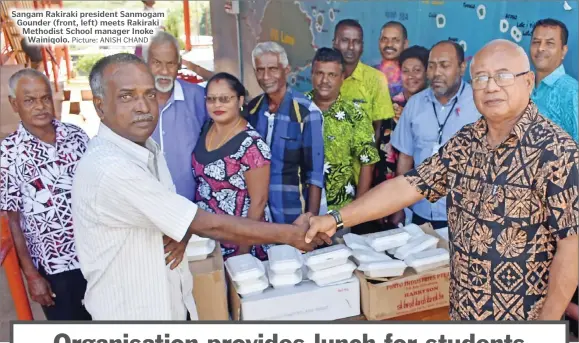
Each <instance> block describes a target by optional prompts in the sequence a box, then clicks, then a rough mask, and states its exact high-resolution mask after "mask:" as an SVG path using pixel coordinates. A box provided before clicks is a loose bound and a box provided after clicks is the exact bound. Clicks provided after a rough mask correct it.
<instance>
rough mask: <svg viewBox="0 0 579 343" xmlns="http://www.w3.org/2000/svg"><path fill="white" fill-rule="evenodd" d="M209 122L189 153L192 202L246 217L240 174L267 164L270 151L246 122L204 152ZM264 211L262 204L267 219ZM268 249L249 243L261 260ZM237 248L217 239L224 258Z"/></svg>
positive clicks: (247, 199) (246, 198)
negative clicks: (233, 133) (191, 154)
mask: <svg viewBox="0 0 579 343" xmlns="http://www.w3.org/2000/svg"><path fill="white" fill-rule="evenodd" d="M211 124H212V123H211V122H210V123H208V124H206V125H205V126H204V128H203V130H202V132H201V137H200V138H199V142H198V143H197V145H196V146H195V150H194V152H193V156H192V166H193V173H194V175H195V179H196V181H197V191H196V192H195V202H196V204H197V206H199V208H201V209H203V210H205V211H207V212H210V213H217V214H229V215H232V216H238V217H247V212H248V210H249V205H250V203H251V199H250V197H249V192H248V190H247V184H246V182H245V175H244V173H245V172H246V171H248V170H251V169H256V168H261V167H264V166H267V165H269V164H270V160H271V152H270V150H269V147H268V146H267V144H266V143H265V141H263V139H262V138H261V136H260V135H259V133H258V132H257V131H255V130H254V129H253V127H251V125H249V124H247V126H246V127H245V130H244V131H241V132H240V133H238V134H237V135H236V136H234V137H233V138H231V139H230V140H229V141H228V142H226V143H225V144H224V145H222V146H221V147H219V148H218V149H215V150H212V151H207V148H206V146H205V141H206V138H207V133H208V132H209V129H210V128H211ZM264 187H269V185H264ZM268 212H269V211H268V209H267V207H266V211H265V214H266V215H265V220H267V221H269V214H268ZM268 248H269V245H257V246H253V247H252V248H251V254H252V255H253V256H255V257H257V258H259V259H261V260H265V259H267V249H268ZM238 249H239V247H238V246H237V245H235V244H231V243H228V242H221V251H222V253H223V258H224V259H227V258H228V257H230V256H233V255H234V254H236V253H237V251H238Z"/></svg>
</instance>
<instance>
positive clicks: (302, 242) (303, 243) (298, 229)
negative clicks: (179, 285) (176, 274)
mask: <svg viewBox="0 0 579 343" xmlns="http://www.w3.org/2000/svg"><path fill="white" fill-rule="evenodd" d="M288 232H290V233H291V234H290V235H289V236H290V238H289V239H288V242H286V243H287V244H289V245H291V246H293V247H295V248H297V249H299V250H301V251H312V250H314V249H315V248H316V247H318V246H320V245H323V244H324V243H327V244H332V239H331V238H330V237H332V236H333V235H334V234H335V233H336V222H335V220H334V218H333V217H331V216H313V215H312V214H311V213H304V214H302V215H301V216H299V217H298V219H296V220H295V221H294V223H293V224H292V225H291V226H290V225H288ZM163 245H164V247H165V254H166V257H165V263H166V264H167V265H169V264H170V265H171V266H170V268H171V269H175V268H176V267H177V266H178V265H179V263H181V261H182V260H183V255H184V254H185V249H186V247H187V243H185V242H177V241H175V240H173V239H171V238H169V237H167V236H163Z"/></svg>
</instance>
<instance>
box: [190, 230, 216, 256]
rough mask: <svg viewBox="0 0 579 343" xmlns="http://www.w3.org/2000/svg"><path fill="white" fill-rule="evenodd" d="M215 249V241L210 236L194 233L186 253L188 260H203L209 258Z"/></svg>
mask: <svg viewBox="0 0 579 343" xmlns="http://www.w3.org/2000/svg"><path fill="white" fill-rule="evenodd" d="M214 249H215V241H214V240H212V239H209V238H204V237H199V236H197V235H192V236H191V239H190V240H189V243H187V247H186V248H185V255H186V256H187V260H188V261H190V262H191V261H201V260H204V259H206V258H207V256H208V255H209V254H211V253H212V252H213V250H214Z"/></svg>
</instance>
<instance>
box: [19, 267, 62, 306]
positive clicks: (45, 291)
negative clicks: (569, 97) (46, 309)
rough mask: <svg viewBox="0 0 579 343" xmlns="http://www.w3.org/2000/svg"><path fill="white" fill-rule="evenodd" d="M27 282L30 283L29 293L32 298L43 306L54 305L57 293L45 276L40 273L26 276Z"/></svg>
mask: <svg viewBox="0 0 579 343" xmlns="http://www.w3.org/2000/svg"><path fill="white" fill-rule="evenodd" d="M26 282H27V283H28V293H29V294H30V298H32V300H34V301H36V302H37V303H39V304H40V305H42V306H54V300H53V298H56V294H54V293H52V289H51V288H50V284H49V283H48V281H46V279H45V278H43V277H42V276H40V274H35V275H32V276H26Z"/></svg>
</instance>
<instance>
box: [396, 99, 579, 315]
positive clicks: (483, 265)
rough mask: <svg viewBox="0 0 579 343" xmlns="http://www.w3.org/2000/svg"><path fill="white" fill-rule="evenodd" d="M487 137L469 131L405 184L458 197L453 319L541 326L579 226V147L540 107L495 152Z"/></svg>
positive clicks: (451, 221)
mask: <svg viewBox="0 0 579 343" xmlns="http://www.w3.org/2000/svg"><path fill="white" fill-rule="evenodd" d="M411 100H412V99H411ZM402 117H404V115H403V116H402ZM487 130H488V127H487V123H486V121H485V120H484V118H481V119H480V120H478V121H477V122H476V123H475V124H472V125H468V126H465V127H464V128H463V129H462V130H460V132H459V133H458V134H457V135H456V136H454V137H453V138H451V139H450V141H449V142H448V143H447V144H446V145H445V146H444V147H442V149H440V152H439V153H437V154H435V155H434V156H432V157H431V158H428V159H427V160H426V161H424V163H422V164H421V165H419V166H418V167H417V168H416V169H415V170H412V171H410V172H408V173H407V174H406V175H405V177H406V178H407V180H408V181H409V182H410V183H411V184H413V185H414V186H416V187H417V190H418V191H419V192H420V193H421V194H422V195H424V196H425V197H426V198H427V199H429V200H430V201H436V200H438V199H440V198H442V197H447V198H448V227H449V237H450V242H451V244H450V254H451V264H450V317H451V319H453V320H533V319H537V317H538V315H539V314H540V313H541V310H542V308H543V304H544V302H545V298H546V296H547V291H548V288H549V281H550V277H549V272H550V268H551V266H552V263H553V258H554V256H555V253H556V252H557V245H558V242H559V240H561V239H564V238H566V237H568V236H571V235H576V234H577V230H578V229H579V170H578V167H579V152H578V147H577V144H576V143H575V142H574V141H573V139H571V137H570V136H569V135H568V134H567V133H565V132H564V131H563V130H562V129H561V128H560V127H558V126H556V125H554V124H553V123H552V122H550V121H548V120H546V119H545V118H544V117H542V116H541V115H540V114H538V113H537V108H536V106H535V105H534V104H533V103H530V104H529V106H528V107H527V109H526V110H525V112H524V114H523V116H522V117H521V119H520V120H519V122H518V123H517V124H516V125H515V127H514V128H513V130H512V132H511V134H510V135H509V137H507V139H506V140H505V141H504V142H503V143H501V144H500V145H499V146H497V147H496V148H494V149H493V148H491V147H490V146H489V145H488V143H487ZM551 286H553V285H551Z"/></svg>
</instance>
